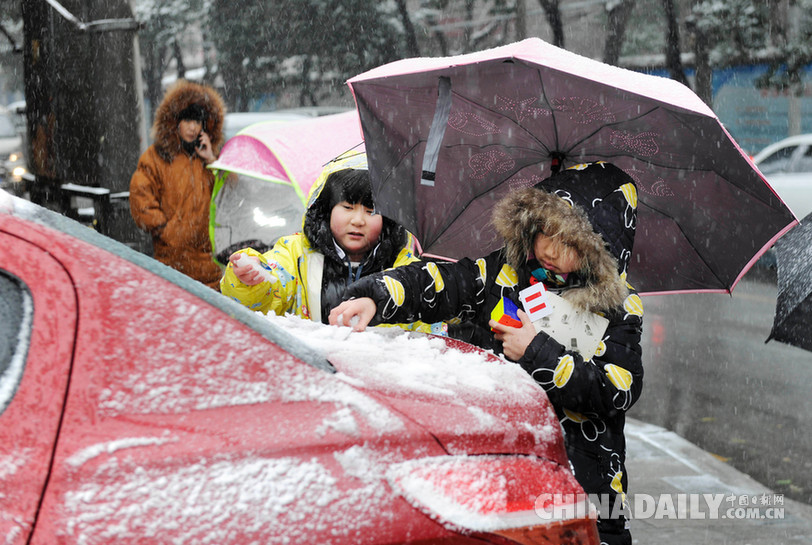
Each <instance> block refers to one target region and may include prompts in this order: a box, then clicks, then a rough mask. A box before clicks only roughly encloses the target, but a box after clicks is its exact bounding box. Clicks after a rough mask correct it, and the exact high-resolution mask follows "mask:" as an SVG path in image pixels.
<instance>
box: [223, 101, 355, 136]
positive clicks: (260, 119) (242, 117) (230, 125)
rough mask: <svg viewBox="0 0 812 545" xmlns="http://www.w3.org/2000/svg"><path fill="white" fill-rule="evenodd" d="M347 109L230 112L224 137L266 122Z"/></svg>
mask: <svg viewBox="0 0 812 545" xmlns="http://www.w3.org/2000/svg"><path fill="white" fill-rule="evenodd" d="M348 110H349V108H342V107H340V106H303V107H301V108H288V109H284V110H274V111H271V112H231V113H226V121H225V128H224V131H225V137H226V140H228V139H229V138H231V137H232V136H234V135H236V134H237V133H238V132H240V131H241V130H242V129H244V128H246V127H248V126H249V125H254V124H256V123H264V122H266V121H295V120H297V119H307V118H310V117H320V116H323V115H331V114H337V113H342V112H346V111H348Z"/></svg>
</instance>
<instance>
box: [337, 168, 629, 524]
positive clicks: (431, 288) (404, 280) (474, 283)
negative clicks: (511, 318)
mask: <svg viewBox="0 0 812 545" xmlns="http://www.w3.org/2000/svg"><path fill="white" fill-rule="evenodd" d="M636 206H637V193H636V189H635V185H634V182H633V181H632V179H631V178H630V177H629V176H628V175H626V174H625V173H624V172H623V171H621V170H620V169H618V168H616V167H614V166H613V165H611V164H608V163H595V164H590V165H580V166H578V167H573V168H572V169H568V170H565V171H563V172H560V173H558V174H557V175H555V176H553V177H551V178H548V179H547V180H545V181H543V182H541V183H540V184H538V185H537V186H536V187H535V188H527V189H523V190H520V191H516V192H514V193H511V194H510V195H509V196H508V197H506V198H505V199H503V200H502V201H501V202H500V203H499V205H497V207H496V208H495V210H494V217H493V224H494V226H495V227H496V230H497V232H498V233H499V234H500V235H501V236H502V238H503V239H504V241H505V246H504V248H502V249H501V250H498V251H496V252H493V253H491V254H490V255H488V256H486V257H482V258H479V259H475V260H473V259H467V258H466V259H462V260H460V261H458V262H456V263H441V262H431V263H426V262H423V263H416V264H413V265H409V266H406V267H402V268H398V269H393V270H389V271H386V272H384V273H382V274H377V275H372V276H370V277H368V278H365V279H363V280H362V281H360V282H358V283H356V284H354V285H353V286H351V287H350V289H349V292H348V297H363V296H366V297H372V298H373V299H374V300H375V301H376V304H377V307H378V313H377V315H376V318H375V320H373V323H376V322H409V321H413V320H422V321H424V322H436V321H441V320H446V321H451V322H452V323H453V322H459V325H458V326H456V327H453V326H452V327H451V328H450V329H449V333H450V334H451V335H452V336H456V337H457V338H461V339H463V340H467V341H469V342H472V343H473V344H477V345H478V346H481V347H483V348H489V349H493V350H495V351H496V352H501V344H500V343H499V342H498V341H496V340H495V339H494V336H493V333H492V332H491V331H490V328H489V326H488V321H489V320H490V316H491V310H492V309H493V308H494V307H495V306H496V305H497V304H498V303H499V302H500V300H501V299H502V297H503V296H507V297H509V298H510V299H511V300H513V301H514V303H516V304H517V306H518V307H519V308H521V305H520V304H519V299H518V292H519V291H521V290H522V289H523V288H525V287H527V286H529V285H530V278H531V270H532V269H535V268H536V267H537V266H538V265H537V264H536V263H535V261H531V260H528V258H527V256H528V255H529V254H531V252H532V245H533V241H534V239H535V236H536V234H537V233H539V232H542V233H544V234H545V235H547V236H552V237H556V238H559V239H560V240H561V241H562V242H564V243H565V244H568V245H570V246H573V247H575V248H576V249H577V250H578V251H579V254H580V255H581V256H582V257H583V260H582V267H581V270H580V271H579V273H577V274H571V275H570V276H569V278H568V279H567V282H566V284H565V285H564V286H563V287H562V286H557V287H553V286H549V287H550V288H552V289H553V290H554V291H558V292H559V294H560V295H561V296H562V297H564V298H566V299H567V300H568V301H569V302H571V303H572V304H574V305H575V306H576V307H578V308H580V309H584V310H589V311H591V312H595V313H598V314H601V315H603V316H604V317H606V318H608V320H609V325H608V328H607V330H606V332H605V334H604V336H603V340H602V342H601V343H600V346H599V347H598V350H597V353H596V354H595V355H594V356H593V357H592V358H591V359H589V360H588V361H585V360H584V358H583V357H582V356H581V355H580V354H579V353H578V352H574V351H568V350H567V349H566V348H565V347H564V346H563V345H562V344H560V343H559V342H557V341H556V340H555V339H553V338H552V337H550V336H549V335H547V334H546V333H544V332H540V333H538V334H537V335H536V337H535V339H534V340H533V341H532V342H531V344H530V345H529V346H528V348H527V350H526V351H525V354H524V356H523V357H522V358H521V359H520V360H519V362H518V363H519V364H520V365H521V366H522V367H523V368H524V369H525V370H526V371H527V372H528V373H529V374H530V375H531V376H532V377H533V378H534V379H535V380H536V381H537V382H538V384H540V385H541V386H542V388H544V390H545V391H546V392H547V395H548V397H549V398H550V401H551V403H552V404H553V406H554V407H555V410H556V412H557V414H558V418H559V420H560V422H561V425H562V427H563V429H564V432H565V439H566V444H567V451H568V453H569V456H570V461H571V463H572V465H573V469H574V472H575V476H576V478H577V479H578V481H579V482H580V483H581V485H582V486H583V487H584V489H585V490H586V491H587V493H591V494H608V495H609V496H610V497H614V496H616V495H618V494H620V495H621V496H622V495H623V494H625V492H626V486H627V475H626V470H625V438H624V433H623V429H624V423H625V412H626V410H628V409H629V408H630V407H631V406H632V405H633V404H634V402H635V401H636V400H637V398H638V396H639V395H640V391H641V388H642V383H643V367H642V363H641V349H640V336H641V332H642V315H643V309H642V304H641V302H640V298H639V297H638V296H637V295H636V294H635V292H634V290H632V289H631V288H630V287H629V286H628V284H627V283H626V280H625V278H626V268H627V266H628V262H629V258H630V256H631V250H632V244H633V240H634V229H635V221H636ZM618 525H620V527H619V528H617V526H618ZM608 526H615V529H618V530H619V531H621V532H622V521H616V522H615V523H611V522H608V521H606V520H601V521H600V523H599V528H601V533H602V534H604V530H609V528H608Z"/></svg>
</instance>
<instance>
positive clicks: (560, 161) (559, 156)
mask: <svg viewBox="0 0 812 545" xmlns="http://www.w3.org/2000/svg"><path fill="white" fill-rule="evenodd" d="M550 157H551V160H550V173H551V174H555V173H556V172H558V171H559V170H561V167H563V166H564V154H563V153H560V152H557V151H554V152H553V153H552V154H550Z"/></svg>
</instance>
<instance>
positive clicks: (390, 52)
mask: <svg viewBox="0 0 812 545" xmlns="http://www.w3.org/2000/svg"><path fill="white" fill-rule="evenodd" d="M210 29H211V35H212V41H213V43H214V46H215V49H216V50H217V54H218V67H219V75H220V76H221V78H222V82H223V86H224V98H225V99H226V102H227V103H228V104H229V107H230V108H231V109H232V110H240V109H246V108H247V107H248V106H249V105H250V104H251V103H252V102H255V101H257V100H261V99H262V98H263V97H265V96H269V95H275V96H276V97H279V96H280V95H283V94H285V93H287V94H291V93H292V92H293V93H295V94H296V95H297V96H296V99H295V100H296V102H297V103H298V104H299V105H315V104H319V103H322V102H323V101H324V100H327V99H328V98H329V99H332V100H335V97H336V96H339V97H340V96H341V95H342V94H345V93H346V91H345V88H344V82H345V81H346V79H348V78H349V77H352V76H353V75H355V74H357V73H359V72H362V71H364V70H367V69H369V68H372V67H374V66H378V65H380V64H383V63H386V62H389V61H392V60H395V59H398V58H401V57H403V56H405V55H406V38H405V36H406V32H405V29H404V24H403V19H402V15H401V12H399V10H398V4H397V3H396V2H395V1H394V0H387V1H383V2H369V1H367V0H272V1H269V0H245V1H244V2H240V4H239V7H238V6H237V5H236V4H235V3H234V2H232V1H231V0H213V6H212V19H211V27H210ZM347 98H348V97H347Z"/></svg>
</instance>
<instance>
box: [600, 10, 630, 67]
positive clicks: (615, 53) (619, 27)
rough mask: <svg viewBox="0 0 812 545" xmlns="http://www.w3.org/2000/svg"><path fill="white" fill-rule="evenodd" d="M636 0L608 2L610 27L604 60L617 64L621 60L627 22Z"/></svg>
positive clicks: (607, 32) (607, 62) (607, 33)
mask: <svg viewBox="0 0 812 545" xmlns="http://www.w3.org/2000/svg"><path fill="white" fill-rule="evenodd" d="M634 2H635V0H622V1H621V2H615V3H612V4H611V5H610V4H607V8H608V13H607V15H608V19H609V21H608V25H607V26H608V28H607V31H606V45H605V47H604V49H603V51H604V53H603V62H605V63H606V64H611V65H615V66H617V64H618V62H619V61H620V52H621V50H622V49H623V39H624V37H625V35H626V23H627V22H628V20H629V14H630V13H631V12H632V10H633V9H634Z"/></svg>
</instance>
